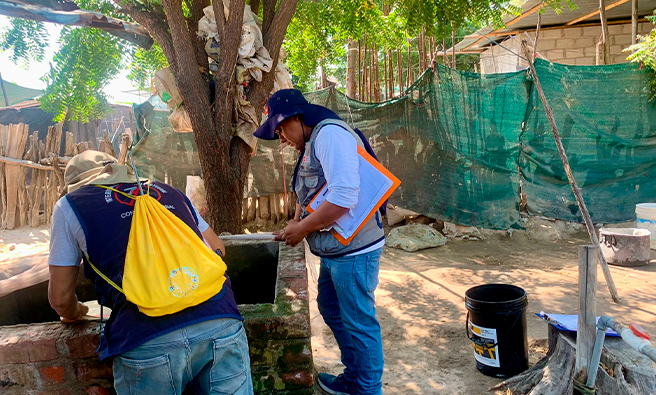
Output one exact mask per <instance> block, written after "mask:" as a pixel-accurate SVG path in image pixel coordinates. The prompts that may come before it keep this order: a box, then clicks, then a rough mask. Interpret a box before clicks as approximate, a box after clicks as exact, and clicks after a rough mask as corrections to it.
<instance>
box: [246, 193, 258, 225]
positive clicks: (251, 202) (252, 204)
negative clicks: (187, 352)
mask: <svg viewBox="0 0 656 395" xmlns="http://www.w3.org/2000/svg"><path fill="white" fill-rule="evenodd" d="M256 209H257V198H254V197H249V198H248V214H247V215H246V222H251V221H253V220H254V219H255V210H256Z"/></svg>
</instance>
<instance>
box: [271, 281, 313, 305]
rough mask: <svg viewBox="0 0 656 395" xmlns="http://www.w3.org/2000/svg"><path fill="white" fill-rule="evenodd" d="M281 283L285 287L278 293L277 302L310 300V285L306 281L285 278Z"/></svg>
mask: <svg viewBox="0 0 656 395" xmlns="http://www.w3.org/2000/svg"><path fill="white" fill-rule="evenodd" d="M280 282H281V285H283V287H281V289H280V291H278V299H277V300H294V299H302V300H308V283H307V280H306V279H304V278H284V279H281V280H280ZM279 284H280V283H279Z"/></svg>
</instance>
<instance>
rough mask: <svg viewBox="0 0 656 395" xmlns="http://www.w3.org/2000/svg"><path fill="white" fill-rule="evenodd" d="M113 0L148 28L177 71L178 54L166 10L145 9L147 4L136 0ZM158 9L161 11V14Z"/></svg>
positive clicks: (173, 68) (172, 67)
mask: <svg viewBox="0 0 656 395" xmlns="http://www.w3.org/2000/svg"><path fill="white" fill-rule="evenodd" d="M112 1H113V2H114V3H115V4H116V5H118V6H119V7H121V10H122V11H124V12H125V13H127V14H128V15H130V16H131V17H132V19H134V20H135V21H137V22H139V24H140V25H142V26H143V27H145V28H146V30H147V31H148V32H149V33H150V35H151V36H152V37H153V38H154V39H155V40H156V41H157V43H158V44H159V46H160V47H161V48H162V52H163V53H164V56H166V60H167V61H168V62H169V65H170V66H171V69H172V70H173V71H174V72H177V69H178V63H177V56H176V53H175V50H174V49H173V42H172V40H171V34H170V33H169V31H168V26H167V24H166V20H165V19H164V18H163V17H162V15H164V12H163V11H162V10H161V9H152V8H151V11H143V9H145V6H143V5H142V4H139V3H136V2H124V1H122V0H112ZM158 11H160V12H161V14H160V12H158Z"/></svg>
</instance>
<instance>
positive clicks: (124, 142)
mask: <svg viewBox="0 0 656 395" xmlns="http://www.w3.org/2000/svg"><path fill="white" fill-rule="evenodd" d="M66 137H68V135H67V136H66ZM67 144H68V138H67ZM129 150H130V136H129V135H128V134H126V133H124V134H123V136H122V137H121V146H120V151H121V152H120V153H119V158H118V164H119V165H124V164H125V159H126V158H127V156H128V151H129Z"/></svg>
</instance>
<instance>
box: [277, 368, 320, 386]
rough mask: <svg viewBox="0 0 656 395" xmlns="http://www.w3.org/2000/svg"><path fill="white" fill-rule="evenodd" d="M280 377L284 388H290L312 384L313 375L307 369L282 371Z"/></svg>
mask: <svg viewBox="0 0 656 395" xmlns="http://www.w3.org/2000/svg"><path fill="white" fill-rule="evenodd" d="M280 378H281V379H282V382H283V383H285V389H291V388H292V387H302V388H307V387H312V385H314V376H313V375H312V373H311V372H309V371H308V370H300V371H297V372H289V373H282V374H281V375H280Z"/></svg>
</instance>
